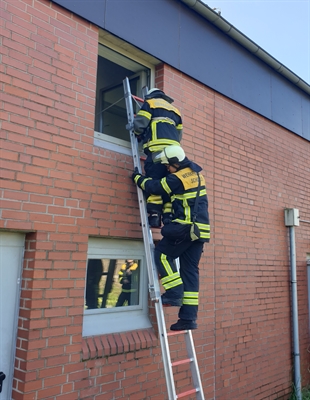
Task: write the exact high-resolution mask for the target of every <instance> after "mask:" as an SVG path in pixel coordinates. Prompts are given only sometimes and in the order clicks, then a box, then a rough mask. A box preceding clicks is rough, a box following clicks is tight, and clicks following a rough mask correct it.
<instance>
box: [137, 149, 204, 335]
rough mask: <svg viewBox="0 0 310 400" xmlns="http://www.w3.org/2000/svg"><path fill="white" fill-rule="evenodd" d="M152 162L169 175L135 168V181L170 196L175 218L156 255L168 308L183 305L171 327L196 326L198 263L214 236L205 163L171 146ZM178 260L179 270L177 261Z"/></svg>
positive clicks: (164, 230) (143, 188) (164, 303)
mask: <svg viewBox="0 0 310 400" xmlns="http://www.w3.org/2000/svg"><path fill="white" fill-rule="evenodd" d="M154 161H155V162H156V161H158V162H160V163H162V164H164V165H166V167H167V169H168V170H169V174H168V175H167V177H165V178H163V179H161V180H156V179H151V178H146V177H145V176H143V175H141V174H139V173H137V172H134V173H133V175H132V178H133V180H134V182H135V183H136V184H137V185H138V186H139V187H140V188H141V189H142V190H145V191H150V192H152V193H155V194H160V195H162V196H163V198H164V199H165V197H170V198H171V202H172V208H173V219H172V221H171V222H170V223H169V224H166V225H164V226H163V228H162V229H161V233H162V235H163V238H162V239H161V241H160V242H159V243H158V245H157V246H156V247H155V252H154V258H155V263H156V267H157V270H158V272H159V275H160V278H161V283H162V285H163V287H164V288H165V290H166V292H165V293H164V294H163V295H162V296H161V300H162V304H163V305H164V306H168V305H170V306H175V307H180V310H179V320H178V321H177V322H176V323H175V324H172V325H171V327H170V329H171V330H175V331H179V330H183V329H197V322H196V319H197V313H198V297H199V267H198V265H199V261H200V257H201V254H202V251H203V246H204V243H205V242H209V239H210V225H209V212H208V198H207V192H206V186H205V179H204V177H203V175H202V174H201V167H200V166H199V165H197V164H196V163H194V162H193V161H190V160H189V159H188V158H187V157H186V156H185V153H184V151H183V149H182V148H181V147H180V146H168V147H166V148H165V149H164V150H163V151H162V152H159V153H158V154H154ZM176 258H179V260H180V271H178V270H177V268H176V265H175V263H174V260H175V259H176Z"/></svg>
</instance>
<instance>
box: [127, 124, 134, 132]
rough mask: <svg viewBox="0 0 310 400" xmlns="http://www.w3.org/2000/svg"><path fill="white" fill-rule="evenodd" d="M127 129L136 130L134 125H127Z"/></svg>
mask: <svg viewBox="0 0 310 400" xmlns="http://www.w3.org/2000/svg"><path fill="white" fill-rule="evenodd" d="M126 129H127V131H131V130H132V129H134V125H133V123H131V124H127V125H126Z"/></svg>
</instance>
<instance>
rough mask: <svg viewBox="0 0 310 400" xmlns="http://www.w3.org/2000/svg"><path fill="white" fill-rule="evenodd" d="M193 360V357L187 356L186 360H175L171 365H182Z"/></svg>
mask: <svg viewBox="0 0 310 400" xmlns="http://www.w3.org/2000/svg"><path fill="white" fill-rule="evenodd" d="M192 361H193V358H185V359H184V360H180V361H174V362H173V363H171V365H172V366H173V367H175V366H177V365H182V364H187V363H190V362H192Z"/></svg>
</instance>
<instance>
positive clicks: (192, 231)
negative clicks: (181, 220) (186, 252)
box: [189, 222, 200, 241]
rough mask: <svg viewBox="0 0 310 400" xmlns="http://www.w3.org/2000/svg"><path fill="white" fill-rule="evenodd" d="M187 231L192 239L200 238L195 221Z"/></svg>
mask: <svg viewBox="0 0 310 400" xmlns="http://www.w3.org/2000/svg"><path fill="white" fill-rule="evenodd" d="M189 233H190V237H191V240H192V241H194V240H198V239H200V230H199V227H198V225H197V224H196V223H195V222H194V223H193V224H192V225H191V229H190V232H189Z"/></svg>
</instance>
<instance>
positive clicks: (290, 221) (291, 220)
mask: <svg viewBox="0 0 310 400" xmlns="http://www.w3.org/2000/svg"><path fill="white" fill-rule="evenodd" d="M299 222H300V217H299V210H298V208H285V209H284V223H285V226H287V227H288V228H289V235H290V267H291V292H292V296H291V297H292V323H293V355H294V385H295V395H296V399H297V400H302V395H301V376H300V353H299V333H298V297H297V269H296V246H295V226H299Z"/></svg>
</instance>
